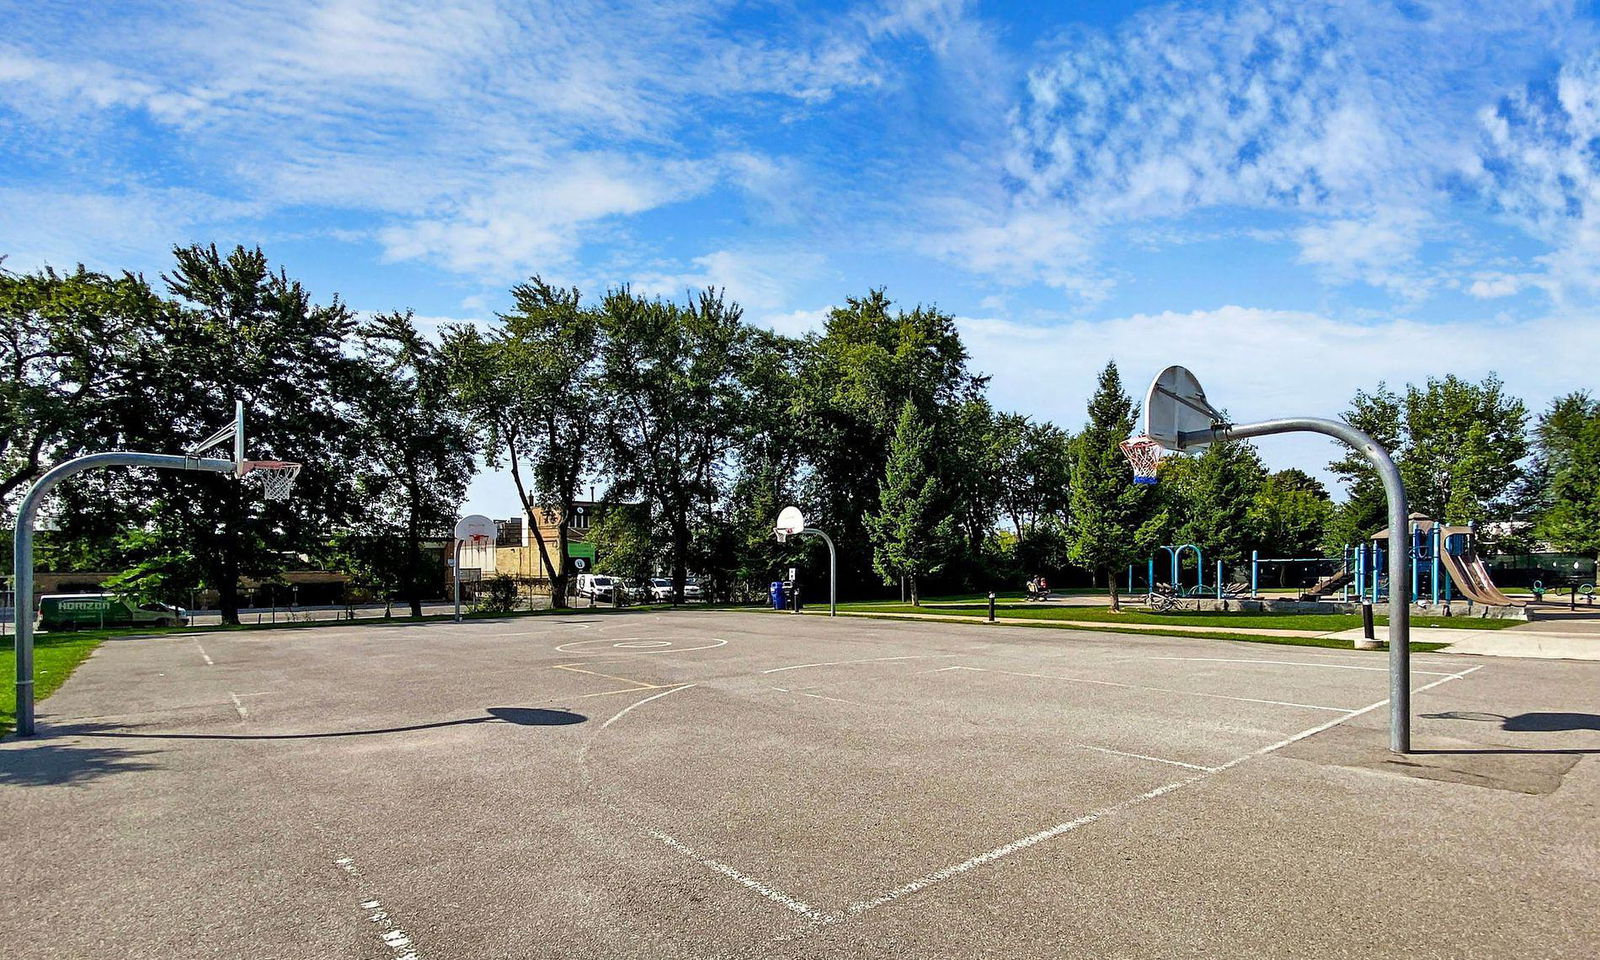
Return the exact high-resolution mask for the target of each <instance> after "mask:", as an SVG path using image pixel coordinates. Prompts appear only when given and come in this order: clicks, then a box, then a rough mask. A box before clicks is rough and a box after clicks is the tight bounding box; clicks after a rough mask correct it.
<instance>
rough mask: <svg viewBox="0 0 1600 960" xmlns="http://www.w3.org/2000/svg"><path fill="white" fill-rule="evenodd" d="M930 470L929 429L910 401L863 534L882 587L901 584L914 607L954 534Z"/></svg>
mask: <svg viewBox="0 0 1600 960" xmlns="http://www.w3.org/2000/svg"><path fill="white" fill-rule="evenodd" d="M934 464H935V452H934V449H933V429H932V428H931V427H928V426H925V425H924V424H923V423H922V422H921V420H920V419H919V418H918V416H917V406H916V403H915V401H913V400H910V399H908V400H906V402H905V403H904V404H902V405H901V408H900V419H899V421H898V422H897V423H896V424H895V431H894V438H893V440H891V441H890V443H889V462H888V464H887V465H886V466H885V468H884V476H883V482H882V483H881V484H879V487H878V509H877V511H876V512H875V513H872V514H870V515H868V517H867V528H868V530H869V531H870V532H871V535H872V545H873V558H872V566H873V569H874V570H876V571H877V572H878V576H880V577H882V578H883V582H884V583H885V584H886V585H887V584H892V583H894V582H895V581H896V580H897V579H900V578H902V577H903V578H905V582H906V587H907V590H908V591H909V593H910V596H911V603H912V604H913V605H916V606H920V605H921V603H922V600H921V594H920V592H919V583H920V581H921V580H922V578H924V577H926V576H927V575H928V574H931V573H935V572H937V571H938V570H939V569H940V567H942V566H943V562H942V554H943V550H944V549H945V548H946V546H947V545H948V543H949V541H950V539H951V538H952V537H953V536H954V535H955V531H956V522H955V518H954V517H952V516H951V515H950V511H949V507H948V502H947V500H946V499H945V497H944V496H943V495H942V494H941V493H940V489H939V478H938V476H937V475H936V473H935V469H934Z"/></svg>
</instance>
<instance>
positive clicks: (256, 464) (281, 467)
mask: <svg viewBox="0 0 1600 960" xmlns="http://www.w3.org/2000/svg"><path fill="white" fill-rule="evenodd" d="M298 476H300V464H298V463H289V462H288V461H286V460H246V461H245V462H244V473H243V474H242V475H241V479H243V478H245V477H248V478H250V479H252V480H254V481H256V482H257V483H259V484H261V496H263V497H264V498H266V499H268V500H287V499H289V495H290V494H292V493H294V481H295V478H296V477H298Z"/></svg>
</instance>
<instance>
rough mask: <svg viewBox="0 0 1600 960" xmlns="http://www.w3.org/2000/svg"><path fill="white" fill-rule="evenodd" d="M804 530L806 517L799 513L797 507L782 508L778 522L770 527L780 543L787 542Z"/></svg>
mask: <svg viewBox="0 0 1600 960" xmlns="http://www.w3.org/2000/svg"><path fill="white" fill-rule="evenodd" d="M805 528H806V517H805V514H803V513H801V512H800V508H799V507H784V508H783V509H782V510H781V511H779V513H778V522H777V523H775V524H773V525H772V530H773V532H774V533H776V534H777V535H778V539H779V540H780V541H782V540H787V539H788V538H789V537H792V536H794V535H795V534H797V533H799V532H800V531H802V530H804V529H805Z"/></svg>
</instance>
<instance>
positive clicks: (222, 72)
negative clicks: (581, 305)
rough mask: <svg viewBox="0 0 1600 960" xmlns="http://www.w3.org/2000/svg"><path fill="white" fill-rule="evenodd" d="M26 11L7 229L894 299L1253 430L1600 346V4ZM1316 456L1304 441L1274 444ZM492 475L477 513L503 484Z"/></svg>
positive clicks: (1038, 360)
mask: <svg viewBox="0 0 1600 960" xmlns="http://www.w3.org/2000/svg"><path fill="white" fill-rule="evenodd" d="M85 11H86V8H84V7H83V6H82V5H80V4H72V3H30V4H12V5H9V9H8V10H7V13H6V19H7V23H8V30H7V32H6V35H5V36H3V37H0V253H4V254H6V255H7V260H6V266H7V267H8V268H10V269H12V270H21V269H31V268H33V267H36V266H39V265H41V264H44V263H50V264H55V265H58V266H69V265H71V264H72V263H74V262H78V261H82V262H85V263H87V264H89V265H91V266H94V267H99V268H123V267H127V268H131V269H136V270H143V271H145V272H147V273H149V274H150V275H152V276H153V275H155V274H156V273H159V272H160V271H161V270H162V269H164V268H165V266H166V263H167V250H168V248H169V247H170V246H171V245H172V244H175V243H187V242H193V241H205V242H210V241H216V242H218V243H224V244H231V243H234V242H243V243H252V244H253V243H259V244H261V245H262V246H263V247H264V248H265V249H266V250H267V252H268V254H269V255H270V256H272V257H273V258H274V259H275V260H277V261H278V262H281V263H282V264H284V265H285V266H286V267H287V268H288V270H289V271H290V273H291V274H293V275H295V276H297V277H300V278H302V279H303V280H304V281H305V282H306V283H307V284H308V285H309V286H310V287H311V288H312V290H313V291H314V292H315V293H316V294H317V295H318V296H319V297H324V298H326V297H328V296H331V295H332V294H334V293H336V292H337V293H338V294H340V295H341V296H342V297H344V298H345V300H346V301H347V302H349V303H350V304H351V305H352V306H354V307H356V308H357V309H361V310H387V309H394V308H406V307H409V308H413V309H415V310H416V311H417V313H418V314H419V315H421V316H423V317H425V318H427V321H428V322H430V323H440V322H445V321H448V320H452V319H455V320H477V321H483V320H487V319H489V318H491V317H492V316H493V314H494V311H495V310H496V309H499V308H501V307H503V306H504V305H505V304H506V302H507V297H506V293H505V291H506V288H507V287H508V286H509V285H510V284H511V283H512V282H515V281H516V280H518V279H520V278H522V277H525V276H527V275H528V274H530V273H533V272H539V273H542V274H543V275H544V276H546V277H547V278H549V279H553V280H556V281H559V282H562V283H569V284H577V285H579V286H581V287H582V288H584V289H585V290H586V291H591V292H593V293H599V292H601V291H602V290H603V289H604V288H605V287H606V286H608V285H613V284H619V283H625V282H626V283H632V284H633V285H634V286H635V287H636V288H638V289H643V290H648V291H656V292H660V293H662V294H664V295H669V296H670V295H678V294H681V293H682V292H683V291H684V290H685V289H686V288H689V287H694V286H701V285H705V284H716V285H719V286H725V287H726V288H727V289H728V290H729V292H730V294H731V295H732V296H733V297H735V298H736V299H738V300H739V301H740V302H741V303H742V304H743V305H744V306H745V308H746V314H747V316H748V317H749V318H750V319H751V320H753V321H755V322H757V323H761V324H764V325H768V326H771V327H774V328H776V329H780V330H783V331H786V332H799V331H803V330H807V329H813V328H815V327H816V326H817V324H818V322H819V319H820V317H821V315H822V313H823V312H824V311H825V310H826V309H827V308H828V307H829V306H830V305H832V304H836V303H839V302H841V301H842V300H843V298H844V297H846V296H849V295H853V294H859V293H861V292H863V291H865V290H866V289H868V288H869V287H873V286H880V285H881V286H887V287H888V289H889V292H890V294H891V295H892V296H894V297H896V298H898V299H901V300H903V301H905V302H906V303H907V304H908V305H909V304H910V303H911V302H915V301H922V302H933V303H937V304H939V305H940V306H941V307H943V308H945V309H947V310H949V311H951V312H952V313H954V314H956V315H957V316H958V317H960V318H961V324H962V329H963V333H964V335H965V336H966V338H967V342H968V344H969V347H970V349H971V350H972V353H973V356H974V361H975V364H976V366H977V367H979V368H980V369H982V370H984V371H986V372H988V373H991V374H992V375H993V376H994V381H993V396H994V398H995V400H996V402H997V403H998V404H999V405H1001V406H1003V407H1007V408H1011V409H1017V410H1020V411H1022V412H1025V413H1029V414H1034V415H1037V416H1040V417H1045V418H1049V419H1053V420H1056V421H1057V422H1060V423H1062V424H1063V425H1065V426H1068V427H1075V426H1076V425H1077V424H1078V423H1079V422H1080V421H1081V419H1082V410H1083V403H1084V400H1085V398H1086V395H1087V392H1088V390H1089V389H1090V387H1091V386H1092V377H1093V373H1094V371H1095V370H1096V369H1097V368H1098V367H1100V366H1101V365H1102V364H1104V362H1105V361H1106V359H1107V358H1115V359H1116V360H1117V361H1118V362H1119V364H1121V366H1122V368H1123V371H1124V374H1125V376H1126V377H1127V379H1128V380H1129V381H1130V384H1131V385H1133V386H1134V387H1135V389H1140V388H1142V386H1143V383H1144V382H1145V381H1146V380H1147V378H1148V377H1149V376H1151V375H1153V373H1154V372H1155V371H1156V370H1157V369H1159V368H1160V367H1162V366H1165V365H1166V364H1168V363H1174V362H1177V363H1185V364H1187V365H1189V366H1190V367H1192V368H1193V369H1195V371H1196V372H1197V373H1199V374H1200V376H1201V378H1202V380H1203V381H1204V382H1205V383H1206V385H1207V387H1208V390H1209V392H1210V394H1211V396H1212V399H1213V400H1214V401H1216V402H1218V403H1219V405H1222V406H1225V407H1226V408H1228V410H1229V411H1230V412H1231V413H1232V414H1234V415H1235V416H1236V417H1238V418H1241V419H1242V418H1256V417H1266V416H1277V415H1289V414H1313V415H1317V414H1333V413H1337V412H1339V411H1340V410H1342V409H1343V408H1344V405H1345V403H1346V402H1347V400H1348V399H1349V397H1350V395H1351V394H1352V393H1353V392H1354V391H1355V390H1356V389H1357V388H1360V387H1368V388H1370V387H1372V386H1374V385H1375V384H1376V383H1377V382H1378V381H1379V380H1387V381H1389V382H1390V383H1395V384H1398V383H1404V382H1407V381H1420V380H1421V379H1423V378H1425V377H1427V376H1430V375H1435V376H1437V375H1443V374H1445V373H1457V374H1461V375H1463V376H1468V377H1479V376H1482V375H1484V374H1487V373H1488V372H1490V371H1497V372H1499V373H1500V374H1501V375H1502V376H1503V377H1504V378H1505V379H1506V381H1507V382H1508V384H1509V385H1510V387H1511V388H1512V389H1513V390H1514V391H1515V392H1517V393H1518V394H1519V395H1521V396H1523V397H1525V398H1526V399H1528V401H1529V402H1530V404H1531V405H1533V406H1534V407H1535V408H1538V407H1541V406H1542V405H1543V404H1544V403H1545V402H1546V401H1548V399H1549V398H1550V397H1552V396H1554V395H1556V394H1558V393H1561V392H1565V391H1567V390H1571V389H1574V388H1580V387H1582V388H1587V387H1590V386H1591V385H1592V384H1593V383H1594V381H1595V379H1596V378H1595V377H1594V375H1593V373H1592V372H1591V371H1592V370H1593V369H1594V367H1595V364H1596V362H1597V358H1600V323H1597V312H1596V300H1597V295H1600V270H1597V268H1600V43H1597V42H1596V41H1597V30H1596V11H1595V8H1594V6H1593V4H1592V3H1587V2H1584V3H1577V2H1541V0H1505V2H1496V3H1478V2H1473V0H1449V2H1437V3H1432V2H1422V0H1345V2H1317V0H1305V2H1283V3H1261V2H1221V3H1177V4H1174V3H1094V2H1080V3H1072V4H1052V5H1038V4H1009V5H1008V4H998V3H995V4H977V3H970V4H969V3H960V2H940V0H924V2H874V3H837V4H825V5H824V4H793V3H770V4H762V3H733V2H692V0H690V2H675V0H665V2H651V3H637V4H634V3H626V2H614V3H593V2H585V0H569V2H552V3H540V2H521V3H512V2H494V0H454V2H451V0H444V2H425V3H406V2H384V3H378V2H356V0H344V2H291V0H281V2H260V3H230V2H223V0H208V2H199V3H193V4H184V3H175V2H162V3H138V2H121V3H118V4H114V5H101V6H100V7H99V8H98V9H96V10H95V11H94V13H93V15H88V14H86V12H85ZM1262 448H1263V452H1264V453H1265V454H1266V455H1267V457H1268V459H1269V461H1270V462H1271V463H1272V464H1273V465H1274V466H1289V465H1296V466H1303V467H1308V468H1320V467H1321V466H1322V465H1323V464H1324V463H1325V462H1326V460H1327V459H1329V454H1330V451H1329V450H1328V448H1327V447H1326V446H1325V444H1324V443H1323V442H1322V441H1320V440H1316V439H1309V438H1308V439H1275V440H1271V441H1264V442H1263V443H1262ZM512 502H513V498H512V497H511V496H510V494H509V490H508V487H507V484H506V482H505V481H504V480H503V479H502V478H497V477H492V476H491V477H486V478H483V479H481V480H480V481H478V482H477V483H476V484H475V485H474V488H473V497H472V501H471V503H470V504H469V506H470V507H472V508H475V509H482V510H485V511H488V512H492V513H495V514H496V515H507V514H509V512H510V511H511V504H512Z"/></svg>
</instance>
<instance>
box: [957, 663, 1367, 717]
mask: <svg viewBox="0 0 1600 960" xmlns="http://www.w3.org/2000/svg"><path fill="white" fill-rule="evenodd" d="M956 669H958V670H971V671H973V672H975V673H1002V674H1005V675H1006V676H1010V677H1034V678H1037V679H1039V680H1061V681H1063V682H1065V683H1092V684H1094V685H1095V686H1099V687H1121V688H1122V689H1124V690H1148V691H1150V692H1152V693H1176V694H1179V695H1181V696H1185V697H1207V698H1209V699H1212V700H1236V701H1238V702H1240V703H1265V704H1270V705H1272V706H1275V707H1295V708H1297V709H1300V710H1328V711H1330V712H1333V713H1353V712H1354V711H1352V710H1351V709H1350V708H1348V707H1325V706H1323V705H1321V704H1318V703H1295V702H1294V701H1291V700H1262V699H1260V698H1258V697H1233V696H1229V695H1228V694H1225V693H1201V692H1199V691H1196V690H1174V689H1172V688H1170V687H1146V686H1143V685H1141V684H1136V683H1117V682H1116V681H1115V680H1091V679H1090V678H1088V677H1062V676H1057V675H1056V674H1051V673H1019V672H1017V671H1015V670H991V669H989V668H988V667H957V668H956Z"/></svg>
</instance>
